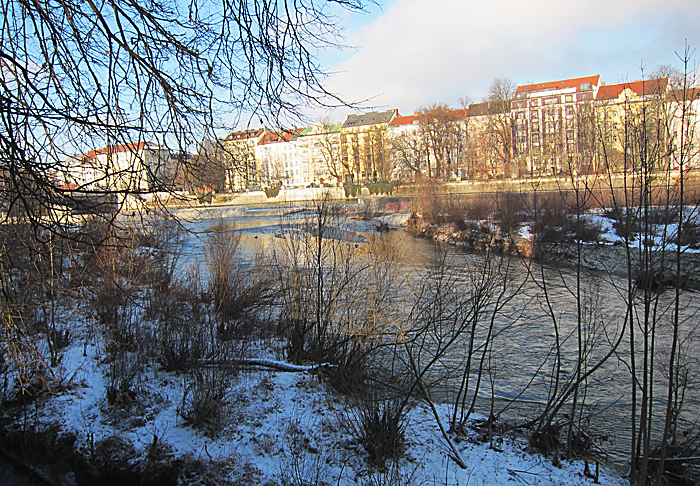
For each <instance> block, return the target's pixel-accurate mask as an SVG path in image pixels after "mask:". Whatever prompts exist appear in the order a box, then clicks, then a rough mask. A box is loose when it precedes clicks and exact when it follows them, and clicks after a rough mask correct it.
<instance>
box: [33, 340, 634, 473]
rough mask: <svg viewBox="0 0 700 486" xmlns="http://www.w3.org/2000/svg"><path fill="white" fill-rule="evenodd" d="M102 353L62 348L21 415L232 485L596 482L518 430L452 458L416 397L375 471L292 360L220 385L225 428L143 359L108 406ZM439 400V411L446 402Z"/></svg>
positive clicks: (262, 353)
mask: <svg viewBox="0 0 700 486" xmlns="http://www.w3.org/2000/svg"><path fill="white" fill-rule="evenodd" d="M268 347H269V346H268ZM99 354H100V353H99V349H98V348H97V347H96V345H94V344H93V343H90V342H88V343H87V344H86V345H85V346H84V345H83V344H82V343H75V344H74V345H73V346H72V347H70V348H69V349H67V350H66V353H65V355H64V358H63V360H62V362H61V365H60V366H59V367H57V368H56V369H55V371H56V372H57V374H58V376H59V377H60V381H61V382H62V384H63V386H62V387H61V389H60V390H61V391H60V393H59V394H58V395H56V396H52V395H45V396H44V397H43V398H41V399H40V400H38V401H37V402H35V404H34V405H32V406H33V407H34V406H35V407H37V409H36V410H31V413H29V414H28V415H29V416H37V417H39V419H40V422H42V423H43V424H47V423H58V424H61V430H62V431H63V432H74V433H76V435H77V437H78V441H77V446H78V447H79V448H80V449H82V450H83V451H87V450H89V449H90V447H91V444H95V443H99V442H100V441H102V440H103V439H105V438H109V437H114V436H117V437H119V438H120V439H119V440H120V441H122V442H124V443H126V444H130V446H133V448H134V449H135V450H136V454H137V455H139V456H141V457H143V456H145V455H146V453H147V451H148V450H149V447H151V446H152V444H153V443H154V442H155V441H159V442H160V443H161V444H164V445H166V447H167V448H171V449H172V457H173V458H175V459H177V458H179V457H190V458H194V459H198V460H202V461H206V462H208V463H210V464H217V465H218V466H217V467H218V468H219V469H218V471H219V474H223V477H224V478H226V479H228V480H229V481H231V482H232V483H234V484H266V485H270V486H271V485H276V484H318V485H321V484H326V483H327V484H334V485H352V484H396V485H399V484H400V485H408V484H448V485H467V484H469V485H481V484H488V485H492V484H507V483H508V484H510V483H511V482H512V483H514V484H529V485H561V484H568V485H572V486H573V485H584V484H592V482H593V481H592V480H591V479H589V478H586V477H584V476H583V471H584V464H583V462H582V461H574V462H572V463H568V462H566V461H562V465H561V467H555V466H553V465H552V460H551V458H545V457H543V456H540V455H531V454H528V453H526V452H525V449H526V442H525V441H524V439H522V438H516V437H509V436H506V437H501V438H498V439H495V440H494V441H493V442H492V443H491V444H489V443H488V442H486V443H479V441H478V440H476V436H477V435H476V433H475V434H474V435H473V436H472V437H470V438H462V439H461V440H460V441H459V442H457V447H458V449H459V451H460V453H461V455H462V458H463V459H464V460H465V462H466V465H467V468H466V469H460V468H459V467H458V466H457V465H456V464H455V462H454V461H453V460H451V459H450V458H449V449H448V445H447V443H446V442H445V441H444V439H443V438H442V437H441V435H440V431H439V428H438V425H437V424H436V422H435V419H434V416H433V414H432V413H431V412H430V409H429V408H428V407H427V406H424V405H422V404H416V405H415V406H414V407H413V408H412V409H411V411H410V412H409V415H408V417H407V420H406V429H405V437H406V447H405V452H404V454H403V457H402V459H401V460H400V461H399V467H398V469H395V470H391V469H390V470H389V471H388V472H387V471H385V472H381V471H378V470H376V469H373V468H371V467H370V466H368V464H367V462H366V460H365V453H364V451H363V449H362V447H361V446H360V445H359V444H358V443H357V441H356V440H355V439H354V436H353V431H352V427H351V426H350V424H351V423H352V422H353V419H354V416H353V412H352V411H351V410H352V409H351V408H350V407H349V406H348V405H347V404H346V402H345V400H344V399H343V398H342V397H340V396H338V395H336V394H334V393H333V392H331V391H329V390H328V389H327V388H326V386H325V385H324V384H323V383H322V382H320V381H319V379H318V377H317V376H316V375H314V374H313V373H311V372H309V371H304V370H301V369H296V368H290V370H291V371H294V372H284V371H274V370H272V371H271V370H265V369H254V370H247V371H242V372H240V373H239V374H238V375H237V376H236V377H235V378H234V380H233V385H232V386H231V387H230V388H229V390H228V392H227V393H228V395H227V399H228V400H227V401H228V403H229V406H228V407H227V408H226V409H225V413H224V417H223V418H224V420H223V425H222V428H221V430H219V431H218V432H217V433H216V434H214V435H213V436H209V437H208V436H206V435H204V434H203V433H202V432H199V431H197V430H195V429H193V428H192V427H189V426H186V425H185V424H184V422H183V420H182V418H181V417H180V416H179V415H178V407H180V406H181V405H182V403H183V393H184V392H185V387H186V384H185V380H184V378H183V377H182V376H181V375H178V374H176V373H167V372H163V371H159V370H157V369H154V368H146V369H145V370H144V374H143V377H142V378H141V381H140V383H138V385H137V387H136V388H138V390H139V392H138V397H137V399H136V401H135V403H134V404H133V405H131V407H129V408H128V409H123V408H119V407H116V406H109V405H108V404H107V400H106V387H107V386H108V382H107V378H106V376H107V370H106V365H105V364H103V363H102V362H100V361H99V360H98V358H97V356H99ZM253 354H256V355H257V356H258V357H259V358H261V359H268V360H271V359H275V358H277V357H278V355H279V353H277V352H273V351H271V350H269V349H265V348H263V349H257V350H255V351H254V353H253ZM263 363H264V362H263ZM277 363H278V364H279V362H277ZM57 391H58V389H57ZM438 409H439V412H440V413H441V414H442V415H443V419H444V420H446V417H447V416H448V414H449V410H448V408H447V407H446V406H444V405H442V406H439V408H438ZM35 413H36V415H35ZM222 471H223V473H222ZM389 479H392V480H393V482H389ZM380 480H382V481H386V482H381V483H379V481H380ZM305 481H310V482H305ZM321 481H323V482H321ZM600 483H601V484H607V485H618V484H622V480H621V479H620V478H619V477H617V476H616V475H615V474H614V473H613V472H611V471H609V470H607V469H601V476H600ZM183 484H203V483H196V482H184V481H183ZM208 484H217V483H208ZM218 484H221V483H218Z"/></svg>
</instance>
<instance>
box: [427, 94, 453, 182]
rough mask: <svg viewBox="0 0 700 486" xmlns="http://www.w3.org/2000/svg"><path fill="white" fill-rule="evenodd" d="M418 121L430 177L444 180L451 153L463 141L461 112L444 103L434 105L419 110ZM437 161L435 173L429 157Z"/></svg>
mask: <svg viewBox="0 0 700 486" xmlns="http://www.w3.org/2000/svg"><path fill="white" fill-rule="evenodd" d="M418 112H419V115H418V120H419V124H420V133H421V135H422V137H423V140H424V141H423V144H424V146H425V151H426V156H427V157H428V177H435V178H442V177H444V176H445V174H446V171H447V170H448V166H449V164H450V163H451V153H452V152H453V151H454V150H455V149H456V148H457V147H458V146H459V142H460V140H461V137H460V130H459V121H460V117H461V112H459V111H456V110H452V109H451V108H450V107H449V106H448V105H446V104H444V103H432V104H430V105H427V106H424V107H421V108H419V110H418ZM431 154H432V158H433V159H434V160H435V170H434V173H433V171H432V169H431V166H430V159H429V157H430V156H431Z"/></svg>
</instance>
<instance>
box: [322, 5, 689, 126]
mask: <svg viewBox="0 0 700 486" xmlns="http://www.w3.org/2000/svg"><path fill="white" fill-rule="evenodd" d="M342 20H343V23H344V36H345V43H346V44H347V45H349V46H354V48H345V49H343V50H341V51H335V52H326V53H322V54H321V57H320V59H319V60H320V62H321V64H322V66H324V67H325V69H327V70H328V71H330V72H332V73H333V74H332V75H331V76H330V77H329V78H328V80H327V82H326V87H327V88H328V89H329V90H330V91H332V92H335V93H338V94H340V95H341V96H342V97H343V99H345V100H347V101H362V100H371V101H369V102H367V103H365V105H364V107H365V109H359V110H352V109H348V108H342V109H337V110H335V111H333V112H328V111H327V110H310V111H309V117H311V118H312V119H314V118H321V117H323V116H330V118H331V119H333V120H335V121H344V120H345V116H346V115H347V114H349V113H359V112H363V111H370V110H371V109H377V110H380V111H383V110H387V109H392V108H398V109H399V112H400V113H401V114H402V115H407V114H411V113H413V112H414V111H417V110H418V109H419V108H420V107H421V106H425V105H428V104H431V103H447V104H448V105H450V106H453V107H459V106H460V99H461V98H465V97H468V98H469V99H470V100H471V101H472V102H480V101H483V100H484V98H485V97H486V95H487V94H488V89H489V86H490V84H491V83H492V81H493V79H494V78H497V77H501V78H510V79H512V80H513V81H514V82H515V83H516V84H518V85H520V84H529V83H536V82H538V83H539V82H545V81H556V80H561V79H567V78H575V77H581V76H590V75H596V74H600V75H601V81H605V82H606V83H607V84H614V83H619V82H624V81H634V80H635V79H640V78H642V76H643V75H644V76H645V77H649V75H650V74H651V73H652V72H653V70H654V69H655V68H656V67H657V66H659V65H661V64H673V65H676V66H677V67H679V68H680V69H682V64H681V63H680V61H679V59H678V57H677V56H676V52H678V53H679V54H682V52H683V50H684V46H685V43H686V41H687V43H688V45H689V46H690V47H691V49H692V48H698V50H697V51H696V53H695V56H694V57H693V60H694V61H695V62H700V2H698V1H697V0H668V1H665V2H661V1H658V0H636V1H630V0H587V1H569V0H491V1H484V0H393V1H385V2H380V3H379V4H377V5H370V6H369V7H368V9H367V12H366V13H364V14H347V15H344V18H343V19H342ZM642 67H643V69H644V73H642Z"/></svg>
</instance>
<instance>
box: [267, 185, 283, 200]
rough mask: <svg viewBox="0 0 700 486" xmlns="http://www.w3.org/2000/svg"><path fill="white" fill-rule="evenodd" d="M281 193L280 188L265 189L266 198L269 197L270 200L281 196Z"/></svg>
mask: <svg viewBox="0 0 700 486" xmlns="http://www.w3.org/2000/svg"><path fill="white" fill-rule="evenodd" d="M279 193H280V188H279V187H266V188H265V196H267V198H268V199H272V198H275V197H277V196H278V195H279Z"/></svg>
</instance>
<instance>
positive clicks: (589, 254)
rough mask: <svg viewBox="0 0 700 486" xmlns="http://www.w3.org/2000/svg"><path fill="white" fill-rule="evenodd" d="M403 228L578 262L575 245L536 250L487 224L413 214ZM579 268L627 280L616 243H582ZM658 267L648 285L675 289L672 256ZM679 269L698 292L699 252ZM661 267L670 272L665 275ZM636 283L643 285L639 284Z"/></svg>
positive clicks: (623, 254) (551, 260)
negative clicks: (461, 223)
mask: <svg viewBox="0 0 700 486" xmlns="http://www.w3.org/2000/svg"><path fill="white" fill-rule="evenodd" d="M405 229H406V231H408V232H409V233H411V234H412V235H413V236H415V237H418V238H430V239H433V240H435V241H440V242H445V243H447V244H450V245H455V246H460V247H464V248H465V249H467V250H470V251H485V250H491V251H495V252H497V253H500V254H511V255H519V256H521V257H524V258H529V259H532V260H535V261H541V262H547V263H548V264H553V265H557V266H563V267H569V268H574V267H576V265H577V263H578V257H577V246H578V245H577V244H576V243H565V242H557V243H543V244H541V245H540V246H539V247H538V248H537V249H536V250H535V249H534V248H533V244H532V240H531V239H528V238H524V237H523V236H521V235H513V236H507V235H505V236H504V235H503V234H502V233H501V231H500V229H499V228H498V227H497V226H496V225H490V226H489V225H487V224H486V223H482V224H479V225H478V226H477V225H472V226H470V227H467V228H465V229H458V228H456V227H455V225H454V224H443V225H436V224H429V223H426V222H425V221H423V220H422V219H421V218H420V217H418V216H416V215H412V216H411V217H409V218H408V220H407V221H406V226H405ZM581 265H582V267H583V268H585V269H587V270H590V271H594V272H603V273H607V274H611V275H615V276H617V277H621V278H627V276H628V273H629V271H628V263H627V251H626V250H625V247H624V246H622V245H619V244H611V243H605V242H597V243H584V244H583V245H582V247H581ZM634 266H635V265H634V264H633V269H632V272H633V274H634V275H636V274H637V273H638V272H637V271H636V270H635V269H634ZM658 267H659V269H658V270H657V271H656V272H654V275H653V277H652V280H653V281H652V282H650V285H652V286H655V287H659V288H663V287H673V286H675V280H674V279H672V278H670V275H669V274H670V273H673V271H674V269H675V267H676V258H675V253H673V252H666V255H665V261H664V262H663V265H662V264H661V263H659V264H658ZM681 267H682V268H683V274H682V276H681V285H682V287H683V288H685V289H691V290H700V253H683V254H682V255H681ZM663 268H667V269H670V270H669V271H668V272H664V271H663ZM635 278H636V277H635ZM637 283H638V284H643V282H641V281H638V282H637Z"/></svg>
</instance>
